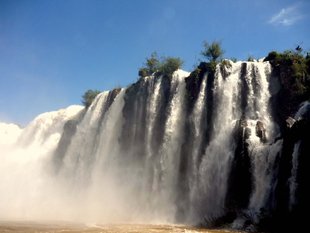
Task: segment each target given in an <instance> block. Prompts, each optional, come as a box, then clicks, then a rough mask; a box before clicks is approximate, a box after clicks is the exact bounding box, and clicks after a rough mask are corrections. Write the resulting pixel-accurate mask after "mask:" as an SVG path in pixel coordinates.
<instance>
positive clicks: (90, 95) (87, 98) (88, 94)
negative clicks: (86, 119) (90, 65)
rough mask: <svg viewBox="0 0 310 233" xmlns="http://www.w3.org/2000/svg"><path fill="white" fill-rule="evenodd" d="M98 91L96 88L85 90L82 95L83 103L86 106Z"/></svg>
mask: <svg viewBox="0 0 310 233" xmlns="http://www.w3.org/2000/svg"><path fill="white" fill-rule="evenodd" d="M99 93H100V91H98V90H91V89H89V90H87V91H86V92H85V93H84V95H83V96H82V103H83V105H84V106H85V107H86V108H88V107H89V106H90V105H91V103H92V102H93V100H94V99H95V98H96V96H97V95H98V94H99Z"/></svg>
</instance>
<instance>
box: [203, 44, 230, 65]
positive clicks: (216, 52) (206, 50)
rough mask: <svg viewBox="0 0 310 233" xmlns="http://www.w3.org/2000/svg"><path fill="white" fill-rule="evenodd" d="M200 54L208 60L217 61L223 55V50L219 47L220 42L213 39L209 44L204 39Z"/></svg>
mask: <svg viewBox="0 0 310 233" xmlns="http://www.w3.org/2000/svg"><path fill="white" fill-rule="evenodd" d="M201 54H202V56H204V57H205V58H207V59H208V60H209V61H210V62H217V61H218V60H220V59H221V58H222V57H223V55H224V50H223V49H222V47H221V43H220V42H218V41H213V42H212V43H211V44H210V43H209V42H207V41H204V42H203V50H202V51H201Z"/></svg>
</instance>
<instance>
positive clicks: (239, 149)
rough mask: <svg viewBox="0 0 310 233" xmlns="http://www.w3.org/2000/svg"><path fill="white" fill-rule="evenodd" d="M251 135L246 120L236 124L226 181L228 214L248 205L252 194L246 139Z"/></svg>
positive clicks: (242, 119)
mask: <svg viewBox="0 0 310 233" xmlns="http://www.w3.org/2000/svg"><path fill="white" fill-rule="evenodd" d="M250 135H251V130H250V128H248V123H247V121H246V119H244V118H241V119H240V120H238V121H237V122H236V126H235V133H234V140H235V143H236V149H235V154H234V158H233V161H232V166H231V171H230V175H229V179H228V192H227V198H226V207H227V208H228V211H229V212H231V211H232V212H236V213H237V212H239V211H241V210H243V209H244V208H246V207H247V206H248V204H249V200H250V194H251V192H252V174H251V160H250V157H249V149H248V146H249V145H248V142H247V139H248V138H249V137H250Z"/></svg>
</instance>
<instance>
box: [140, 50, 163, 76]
mask: <svg viewBox="0 0 310 233" xmlns="http://www.w3.org/2000/svg"><path fill="white" fill-rule="evenodd" d="M160 66H161V63H160V61H159V59H158V56H157V53H156V52H153V53H152V54H151V56H150V57H149V58H146V62H145V64H144V67H141V68H140V69H139V76H140V77H142V78H143V77H146V76H150V75H152V74H154V73H156V72H157V71H158V70H159V68H160Z"/></svg>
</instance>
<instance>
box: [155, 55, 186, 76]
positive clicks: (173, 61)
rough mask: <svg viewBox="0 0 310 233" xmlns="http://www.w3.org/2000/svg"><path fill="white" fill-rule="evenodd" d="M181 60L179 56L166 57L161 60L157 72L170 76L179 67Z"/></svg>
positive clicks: (181, 63)
mask: <svg viewBox="0 0 310 233" xmlns="http://www.w3.org/2000/svg"><path fill="white" fill-rule="evenodd" d="M182 65H183V61H182V60H181V59H180V58H179V57H166V58H164V59H163V61H162V62H161V65H160V67H159V72H160V73H161V74H163V75H167V76H171V75H172V74H173V72H174V71H176V70H178V69H180V68H181V67H182Z"/></svg>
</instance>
